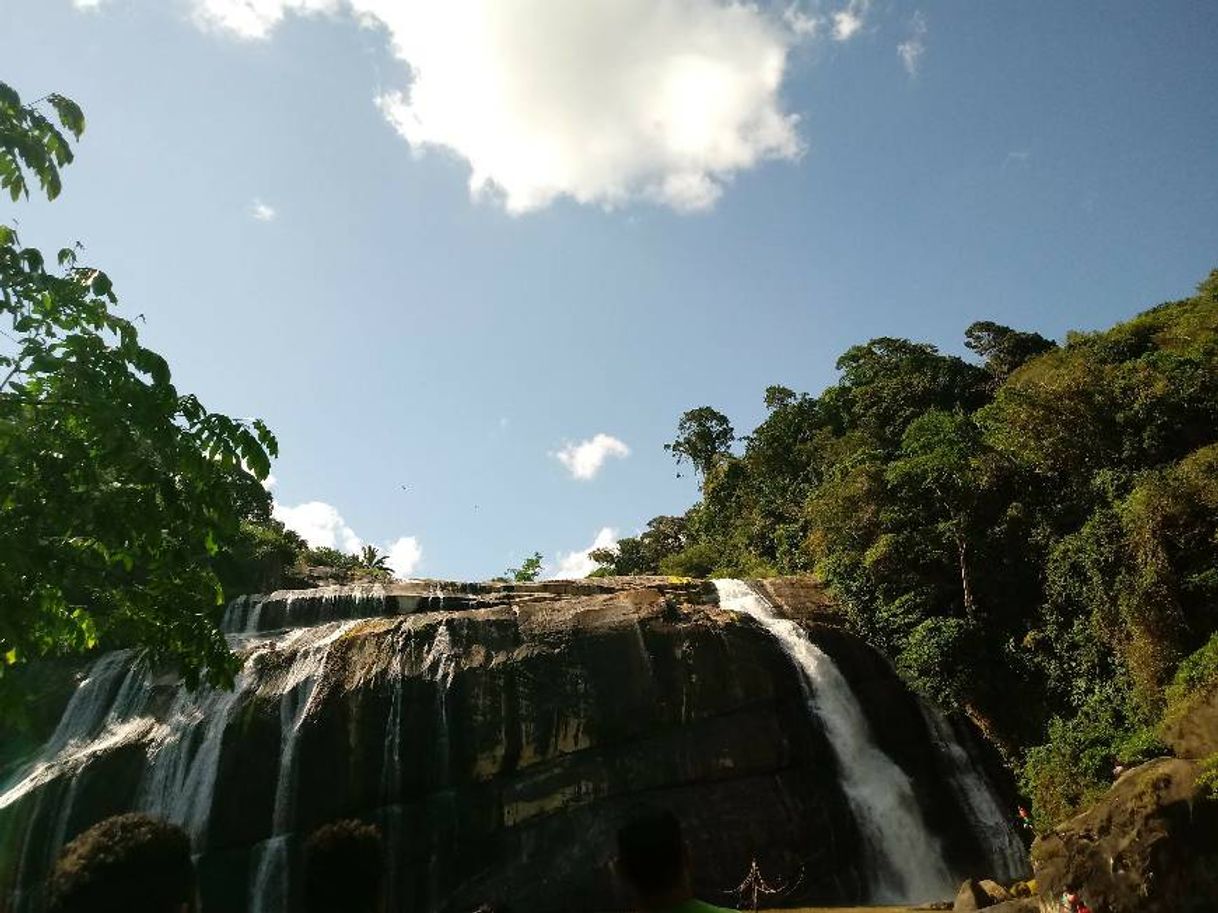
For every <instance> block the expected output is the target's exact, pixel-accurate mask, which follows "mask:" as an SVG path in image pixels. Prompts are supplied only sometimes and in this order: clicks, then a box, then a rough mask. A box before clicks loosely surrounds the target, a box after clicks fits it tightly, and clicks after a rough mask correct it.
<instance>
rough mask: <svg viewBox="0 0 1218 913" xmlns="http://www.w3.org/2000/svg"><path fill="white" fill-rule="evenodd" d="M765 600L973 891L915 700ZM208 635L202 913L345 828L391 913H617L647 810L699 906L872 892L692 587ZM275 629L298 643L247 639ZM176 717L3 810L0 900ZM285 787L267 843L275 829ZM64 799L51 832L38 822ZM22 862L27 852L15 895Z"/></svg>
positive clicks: (972, 841)
mask: <svg viewBox="0 0 1218 913" xmlns="http://www.w3.org/2000/svg"><path fill="white" fill-rule="evenodd" d="M763 588H764V590H765V591H766V592H767V593H768V594H769V595H770V598H771V599H772V600H773V602H774V603H775V605H776V606H777V607H778V608H779V610H780V611H782V612H784V613H786V614H787V615H788V616H789V617H792V618H796V619H799V620H800V621H801V622H802V623H804V624H805V625H806V626H808V627H809V629H810V630H811V631H812V633H813V638H814V640H815V641H816V642H817V643H818V644H819V645H820V646H821V647H822V649H824V650H825V652H827V653H828V654H829V655H830V656H831V657H832V658H833V660H834V661H835V663H837V664H838V665H839V667H840V668H841V671H842V672H843V674H844V675H845V676H846V677H847V679H848V680H849V681H850V682H851V684H852V686H853V687H854V689H855V690H856V693H857V696H858V698H859V700H860V703H861V704H862V705H863V708H864V711H865V713H866V714H867V717H868V719H869V720H870V722H871V726H872V728H873V730H874V735H875V738H876V741H877V742H878V743H879V744H880V746H881V747H882V748H883V749H884V750H885V751H886V752H888V753H889V754H890V755H891V756H892V757H893V759H894V760H896V761H897V763H898V764H899V765H900V766H901V767H902V768H903V769H904V770H905V772H906V773H907V774H908V775H909V776H910V777H911V778H912V780H913V782H914V785H915V790H916V792H917V795H918V799H919V802H920V804H921V805H922V807H923V811H924V816H925V818H926V820H927V822H928V823H929V824H930V825H931V827H932V829H933V830H934V831H935V833H936V834H937V835H938V836H939V838H940V840H941V841H942V844H943V851H944V853H945V855H946V856H947V858H948V859H949V860H950V861H951V862H952V864H953V868H955V869H956V870H959V871H972V872H976V873H977V874H991V873H989V872H986V871H985V869H984V866H983V865H982V864H981V862H980V861H979V859H978V849H977V840H976V838H975V835H974V834H973V833H972V832H971V831H970V830H969V826H968V821H967V820H966V816H965V813H964V811H963V810H962V809H961V807H960V806H959V804H958V803H957V801H956V799H955V798H954V797H953V795H952V794H951V791H950V790H949V789H948V788H947V787H946V785H945V784H944V778H943V771H942V769H941V768H940V767H939V766H937V765H938V763H939V762H937V761H936V760H935V759H934V757H933V755H934V752H933V751H931V750H930V749H929V747H928V732H927V726H926V722H925V720H924V719H923V717H922V715H921V712H920V711H919V708H918V704H917V702H916V700H915V699H914V697H913V696H912V694H911V693H910V692H909V691H908V690H907V689H906V688H905V687H904V685H902V683H901V682H900V680H899V679H898V678H897V677H896V675H895V674H894V673H893V671H892V669H891V668H890V667H889V666H888V664H887V663H886V662H885V661H884V660H883V659H882V658H881V657H880V656H879V655H878V654H877V653H875V651H873V650H871V649H870V648H869V647H868V646H866V645H865V644H864V643H862V642H861V641H859V640H858V639H856V638H854V637H852V636H851V635H849V634H847V633H846V632H845V631H844V630H842V629H841V628H839V627H836V626H835V625H834V622H835V621H836V620H837V614H836V610H835V609H834V607H833V605H832V603H831V601H830V600H829V599H828V597H827V596H826V595H825V593H824V592H823V590H821V589H820V588H819V587H817V586H816V585H815V584H814V583H812V582H811V581H809V580H807V579H779V580H774V581H767V582H765V584H764V586H763ZM338 620H342V622H343V626H341V627H340V626H338V625H337V624H336V623H335V622H336V621H338ZM229 621H230V623H231V625H230V630H233V631H242V632H245V633H243V634H241V635H240V636H239V637H237V639H235V641H234V643H236V644H237V645H238V648H239V649H241V650H244V651H246V653H247V655H248V656H249V659H248V662H247V672H248V673H251V680H250V684H249V686H248V688H246V690H244V691H241V692H239V694H238V695H237V697H236V698H235V702H234V703H233V706H232V707H231V710H230V711H227V716H223V717H220V718H219V719H220V723H221V724H222V728H221V729H218V730H217V731H218V735H219V742H218V760H217V764H216V768H215V769H216V772H217V773H216V778H215V787H214V793H213V794H212V798H213V801H212V804H211V809H212V810H211V814H210V817H209V819H208V820H206V821H205V824H206V827H205V829H204V830H203V832H202V834H201V835H200V836H199V838H198V846H197V849H198V851H199V852H200V856H199V871H200V880H201V889H202V894H203V901H204V908H205V909H211V910H241V909H244V908H245V907H244V905H245V903H246V900H247V898H248V889H249V886H250V884H251V883H252V881H253V880H254V878H255V877H256V874H257V871H258V867H259V862H260V860H265V858H266V854H267V853H268V852H269V848H271V847H274V848H276V849H279V848H282V850H283V852H284V858H285V859H286V860H287V864H288V865H289V866H291V865H292V861H293V860H294V859H295V858H296V854H297V853H298V851H299V846H300V843H301V840H302V838H303V836H304V835H305V834H307V833H308V832H309V831H310V830H311V829H312V828H314V827H316V826H318V825H320V824H322V823H324V822H326V821H329V820H332V819H334V818H336V817H348V816H356V817H361V818H365V819H367V820H371V821H376V822H378V823H379V824H380V825H381V826H382V828H383V830H384V832H385V834H386V838H387V842H388V843H389V845H390V847H391V852H392V854H393V859H394V860H395V864H394V866H393V868H392V878H391V884H390V889H391V890H390V893H391V898H390V908H391V909H392V910H417V911H463V910H468V909H473V908H475V907H477V906H478V905H479V904H482V903H486V902H498V903H505V904H507V905H509V906H510V907H512V908H514V909H530V910H538V911H559V910H576V909H601V910H604V909H624V908H625V907H626V906H627V905H628V902H629V901H628V899H627V898H626V897H624V896H623V895H622V894H621V892H620V889H619V888H618V887H617V885H616V884H615V882H614V879H613V878H612V875H611V870H610V853H611V848H612V846H613V835H614V833H615V831H616V829H617V827H618V826H619V824H620V823H621V821H622V820H623V819H624V818H625V817H626V816H628V815H629V814H630V812H631V810H632V808H634V807H635V806H636V805H637V804H638V803H639V802H640V801H642V800H647V801H650V802H658V803H661V804H664V805H668V806H670V807H671V808H672V809H673V810H674V811H675V812H676V813H677V814H678V815H679V816H680V817H681V818H682V819H683V821H684V823H685V828H686V831H687V834H688V837H689V842H690V844H691V849H692V853H693V857H694V859H695V860H696V864H697V873H696V877H697V887H698V890H699V892H700V893H701V894H703V895H704V896H706V897H707V898H709V899H712V900H716V901H718V902H720V903H724V904H730V903H731V902H732V895H731V891H732V889H733V888H734V887H735V886H736V885H738V884H739V882H740V881H741V880H742V879H743V878H744V877H745V875H746V874H747V872H748V871H749V868H750V866H751V865H752V863H753V862H754V861H756V862H757V864H758V866H759V867H760V870H761V872H762V873H763V875H764V876H765V878H766V880H767V881H768V882H770V883H774V884H782V885H786V886H788V888H789V890H788V891H787V892H786V893H785V894H784V895H783V896H782V897H781V902H782V903H784V904H795V903H805V904H809V903H815V904H832V903H848V902H854V901H858V900H860V899H862V898H864V897H865V895H866V892H867V890H868V888H869V885H868V884H867V883H866V875H865V871H864V868H863V863H862V861H861V857H862V853H861V844H860V836H859V834H858V831H857V828H856V825H855V822H854V819H853V816H852V813H851V811H850V807H849V804H848V802H847V799H846V797H845V796H844V795H843V793H842V791H841V789H840V786H839V776H838V770H837V766H836V765H837V761H836V758H835V756H834V754H833V752H832V750H831V749H830V746H829V744H828V742H827V740H826V737H825V734H824V732H823V731H822V729H821V726H820V724H819V722H818V721H817V720H816V719H815V718H814V717H813V716H811V715H810V714H809V712H808V710H807V706H806V701H805V696H804V693H803V690H802V686H801V682H800V678H799V675H798V672H797V670H796V668H795V667H794V665H793V664H792V663H791V661H790V660H789V659H788V658H787V656H786V655H785V654H784V653H783V652H782V650H781V648H780V647H779V645H778V643H777V642H776V641H775V640H774V639H773V638H772V637H770V636H769V635H768V634H767V633H766V632H765V631H764V630H762V629H761V627H760V626H759V625H758V624H757V623H756V622H754V621H753V620H752V619H751V618H749V617H747V616H743V615H738V614H734V613H731V612H728V611H725V610H723V609H721V608H720V607H719V606H718V605H717V601H716V596H715V591H714V589H713V587H712V586H711V585H710V584H708V583H707V582H705V581H684V580H670V579H668V578H616V579H614V578H603V579H598V580H586V581H555V582H545V583H536V584H453V583H437V582H434V581H420V582H410V583H404V584H393V585H383V586H382V585H361V586H359V587H351V588H343V589H334V588H331V589H326V588H318V589H312V590H308V591H303V592H298V593H297V592H279V593H275V594H272V595H271V596H269V597H267V598H266V599H265V600H261V601H258V602H256V603H255V602H254V601H250V602H247V603H246V604H243V605H240V606H237V607H235V608H234V609H233V612H232V613H231V615H230V618H229ZM313 625H321V627H301V626H313ZM284 627H290V628H297V630H291V631H288V632H286V633H279V634H276V635H274V637H273V638H271V637H270V636H269V635H268V634H267V632H270V631H272V630H275V629H280V628H284ZM234 636H235V637H236V635H234ZM327 638H328V639H329V641H332V643H330V642H329V641H327ZM318 643H328V646H326V647H325V648H324V649H321V648H319V647H317V644H318ZM310 657H315V658H316V662H313V661H312V660H310ZM310 662H313V664H312V665H310ZM305 673H308V674H305ZM285 691H286V693H287V694H288V698H286V699H285V698H284V694H285ZM175 693H176V691H175V688H174V686H173V683H172V682H171V681H166V680H159V681H158V683H157V684H156V686H155V688H154V689H153V692H152V693H151V694H150V695H149V696H148V700H147V705H146V709H145V713H146V714H147V723H148V727H149V731H148V732H147V733H135V734H134V735H132V736H131V737H130V738H129V739H127V740H126V741H125V742H124V743H123V744H122V745H121V746H117V747H115V748H114V749H113V750H107V751H103V752H101V753H100V754H99V755H98V757H96V758H93V759H91V760H89V762H88V763H86V764H83V765H81V766H78V767H75V768H72V769H71V770H69V769H65V770H63V771H60V772H57V774H56V776H54V777H52V778H50V779H49V780H48V782H47V783H46V784H45V785H44V786H42V787H41V788H40V789H38V790H37V791H35V792H33V793H31V794H29V795H27V796H24V797H23V798H22V799H20V800H19V801H18V802H16V803H14V804H13V805H11V806H10V807H9V808H7V809H0V896H2V895H3V893H4V892H6V891H8V890H11V889H12V887H13V885H14V882H15V880H16V878H17V875H18V872H19V871H23V872H24V874H23V876H22V877H23V880H24V881H26V882H28V883H30V884H36V882H37V880H38V878H39V877H40V876H41V874H42V873H43V872H45V870H46V867H47V865H48V864H49V859H50V855H51V854H52V853H53V847H54V846H55V845H57V844H56V838H57V836H58V837H66V838H70V837H71V836H72V835H73V834H75V833H78V832H79V831H80V830H83V829H84V828H85V827H87V826H89V825H90V824H92V823H93V822H95V821H97V820H99V819H100V818H102V817H105V816H106V815H109V814H112V813H114V812H117V811H122V810H126V809H127V808H130V807H132V806H133V805H134V804H136V803H137V801H138V797H139V795H140V792H139V789H140V784H141V778H142V777H143V776H145V775H146V772H147V765H148V761H147V759H146V755H145V751H146V746H147V745H148V744H150V740H151V739H152V738H153V737H154V735H153V733H154V731H160V730H157V728H156V727H157V725H158V724H162V723H164V722H165V720H166V718H167V716H168V715H169V714H170V712H171V710H170V708H171V705H172V699H173V696H174V694H175ZM225 721H226V722H225ZM162 729H163V727H162ZM285 733H286V734H287V736H288V737H285ZM293 733H295V735H294V737H292V734H293ZM199 742H201V738H197V739H196V744H195V745H194V746H193V749H192V750H193V751H196V752H198V751H201V750H202V749H201V748H200V746H199ZM289 742H291V743H292V746H293V747H292V753H291V754H290V755H285V746H287V745H288V744H289ZM289 761H290V763H288V762H289ZM285 770H288V771H290V778H291V783H292V784H293V786H292V789H291V790H290V791H289V795H288V798H289V799H290V802H289V803H288V804H287V806H286V808H281V809H280V813H281V815H282V816H284V820H286V822H287V824H286V827H285V826H282V824H283V823H282V821H281V822H280V826H277V825H276V821H275V816H276V804H277V798H276V797H277V782H278V781H279V780H280V778H281V776H283V775H284V772H285ZM73 783H75V787H73ZM73 788H75V796H74V798H73V799H72V800H71V801H70V802H68V803H67V807H68V808H70V814H68V815H67V816H66V817H58V818H57V817H55V816H53V815H49V814H48V809H50V808H51V807H52V806H56V803H57V802H59V800H60V799H61V798H63V797H66V796H67V791H69V790H72V789H73ZM281 798H282V797H281ZM40 802H41V807H39V803H40ZM56 822H59V823H56ZM56 828H60V830H59V831H57V830H56ZM15 835H20V836H15ZM276 835H278V836H276ZM273 837H275V840H276V842H275V843H274V844H272V843H271V842H270V841H271V840H272V838H273ZM23 843H30V844H31V845H36V846H37V847H39V849H38V851H37V852H36V853H34V854H33V855H34V856H37V857H38V858H31V859H28V860H27V863H28V864H26V865H25V866H24V869H23V868H22V866H21V851H20V850H21V845H22V844H23ZM13 860H17V861H16V863H14V862H13ZM27 893H28V892H27ZM30 896H33V895H30ZM0 906H2V905H0ZM36 907H37V904H36V903H34V904H33V905H32V908H36Z"/></svg>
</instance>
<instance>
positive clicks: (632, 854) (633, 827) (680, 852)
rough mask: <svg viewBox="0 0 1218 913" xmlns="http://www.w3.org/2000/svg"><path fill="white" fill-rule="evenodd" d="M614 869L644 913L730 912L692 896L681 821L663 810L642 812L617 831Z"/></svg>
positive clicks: (688, 861) (691, 875)
mask: <svg viewBox="0 0 1218 913" xmlns="http://www.w3.org/2000/svg"><path fill="white" fill-rule="evenodd" d="M614 868H615V869H616V871H617V873H618V876H619V877H620V878H621V879H622V880H623V881H624V882H625V883H626V885H627V886H628V887H629V888H630V890H631V891H632V892H633V893H634V895H635V897H636V898H637V899H638V902H639V908H640V909H641V910H643V911H644V913H732V911H727V910H724V909H723V908H721V907H712V906H711V905H710V904H707V903H703V902H702V901H700V900H697V899H696V898H695V897H694V889H693V874H692V871H691V868H690V859H689V848H688V847H687V846H686V844H685V838H684V837H683V836H682V835H681V822H680V821H678V820H677V816H676V815H674V814H673V813H672V812H670V811H667V810H666V809H642V810H639V811H638V812H636V813H635V814H634V815H633V816H632V817H631V818H630V820H629V821H627V822H626V824H624V825H623V826H622V827H621V828H620V829H619V830H618V832H617V860H616V862H615V865H614Z"/></svg>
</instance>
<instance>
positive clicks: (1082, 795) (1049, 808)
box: [1021, 681, 1166, 831]
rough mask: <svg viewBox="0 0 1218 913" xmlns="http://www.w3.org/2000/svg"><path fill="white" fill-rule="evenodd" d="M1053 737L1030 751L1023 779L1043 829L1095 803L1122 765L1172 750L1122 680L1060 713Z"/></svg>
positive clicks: (1050, 733)
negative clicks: (1134, 703)
mask: <svg viewBox="0 0 1218 913" xmlns="http://www.w3.org/2000/svg"><path fill="white" fill-rule="evenodd" d="M1048 736H1049V738H1048V741H1047V742H1046V743H1045V744H1043V745H1039V746H1036V747H1034V748H1032V749H1031V750H1029V751H1028V754H1027V762H1026V764H1025V766H1024V770H1023V776H1022V782H1021V786H1022V788H1023V791H1024V792H1025V793H1026V794H1027V795H1029V796H1031V798H1032V803H1033V812H1034V817H1035V821H1036V825H1037V828H1038V829H1039V830H1042V831H1043V830H1047V829H1048V828H1050V827H1052V825H1054V824H1056V823H1057V822H1059V821H1061V820H1063V819H1065V818H1068V817H1070V816H1071V815H1074V814H1076V813H1078V812H1079V811H1081V810H1082V809H1083V808H1085V807H1086V806H1087V805H1089V804H1090V803H1091V802H1094V801H1095V799H1096V798H1097V797H1098V796H1099V795H1100V794H1101V793H1103V792H1104V791H1105V790H1106V789H1107V788H1108V786H1109V785H1110V784H1111V782H1112V779H1113V774H1114V770H1115V767H1116V766H1117V765H1124V766H1131V765H1134V764H1139V763H1141V762H1143V761H1146V760H1148V759H1150V758H1152V757H1154V756H1156V755H1160V754H1164V753H1165V752H1166V748H1165V747H1164V746H1163V745H1162V744H1161V743H1160V742H1159V741H1158V738H1157V737H1156V736H1155V734H1154V729H1153V728H1151V727H1148V726H1147V725H1145V723H1144V721H1143V720H1142V719H1141V718H1140V717H1139V716H1138V715H1137V710H1136V709H1135V708H1133V707H1132V701H1131V699H1130V695H1129V693H1128V690H1127V689H1126V688H1124V687H1123V685H1122V684H1121V683H1120V682H1119V681H1113V682H1110V683H1107V684H1105V685H1104V686H1103V687H1102V688H1100V689H1099V690H1097V691H1096V692H1095V693H1094V694H1092V696H1091V697H1090V698H1089V699H1088V701H1087V702H1086V703H1085V704H1084V705H1083V707H1082V708H1081V709H1080V710H1079V712H1078V713H1077V714H1075V715H1074V716H1073V717H1071V718H1069V719H1065V718H1062V717H1054V718H1053V719H1052V720H1051V721H1050V723H1049V727H1048Z"/></svg>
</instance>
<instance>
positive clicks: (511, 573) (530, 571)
mask: <svg viewBox="0 0 1218 913" xmlns="http://www.w3.org/2000/svg"><path fill="white" fill-rule="evenodd" d="M504 573H505V574H506V575H507V577H508V578H509V579H510V580H512V581H514V582H515V583H533V582H534V581H535V580H537V578H538V577H540V576H541V552H533V554H531V555H530V556H529V557H527V558H525V559H524V561H522V562H521V563H520V567H510V568H508V569H507V570H506V571H505V572H504Z"/></svg>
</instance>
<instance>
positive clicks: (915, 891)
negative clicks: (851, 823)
mask: <svg viewBox="0 0 1218 913" xmlns="http://www.w3.org/2000/svg"><path fill="white" fill-rule="evenodd" d="M715 588H716V589H717V590H718V592H719V604H720V606H721V607H723V608H725V609H728V610H729V611H734V612H739V613H741V614H744V615H749V616H751V617H753V618H755V619H756V620H757V621H758V622H759V623H760V624H761V625H762V627H764V628H765V629H766V631H768V632H769V633H770V634H771V635H772V636H773V637H774V638H775V639H776V640H777V641H778V642H779V644H781V646H782V649H783V651H784V652H785V653H786V654H787V655H788V656H789V657H790V658H791V660H792V661H793V662H794V663H795V665H796V667H797V668H798V669H799V671H800V677H801V681H802V683H803V686H804V692H805V694H806V696H807V699H808V703H809V706H810V708H811V710H812V712H813V713H814V714H815V715H816V717H817V718H818V719H819V720H820V722H821V725H822V726H823V727H824V730H825V735H826V736H827V737H828V739H829V744H830V746H831V747H832V748H833V753H834V755H835V756H836V758H837V761H838V768H839V772H840V777H841V786H842V791H843V792H844V793H845V794H846V798H847V800H848V801H849V803H850V807H851V810H852V811H853V812H854V817H855V821H856V823H857V825H858V828H859V831H860V832H861V835H862V837H863V841H864V844H865V846H866V850H867V861H868V872H867V873H866V874H867V880H868V882H869V884H870V891H869V895H870V898H869V899H871V900H873V901H877V902H900V903H908V902H923V901H930V900H942V899H943V898H944V897H949V896H951V894H952V891H953V889H954V887H955V881H954V879H953V878H952V875H951V873H950V872H948V870H947V866H946V865H945V864H944V862H943V857H942V854H941V853H940V849H939V841H938V840H937V839H936V838H935V836H934V835H933V834H932V833H931V832H930V830H929V829H928V828H927V826H926V823H925V821H923V819H922V812H921V810H920V809H919V807H918V801H917V797H916V796H915V795H914V791H913V785H912V784H911V783H910V780H909V777H908V776H906V775H905V773H904V772H903V771H902V770H901V768H900V767H899V766H897V764H896V763H895V762H894V761H893V760H892V759H891V758H890V757H888V755H886V754H885V753H884V752H883V751H882V750H881V749H880V748H879V746H877V745H876V744H875V742H874V741H873V740H872V737H871V730H870V727H869V726H868V724H867V718H866V717H865V716H864V715H863V710H862V708H861V707H860V706H859V703H858V700H857V699H856V698H855V696H854V693H853V691H851V689H850V684H849V683H848V682H847V681H846V679H845V677H844V676H843V675H842V674H841V672H840V671H838V668H837V666H836V665H834V663H833V661H832V660H831V659H830V658H829V657H828V656H827V655H826V654H825V653H824V652H823V651H822V650H821V649H820V648H819V647H817V646H816V645H815V644H814V643H812V641H811V639H810V638H809V637H808V634H807V632H805V631H804V629H803V628H801V627H800V626H799V625H798V624H796V623H795V622H793V621H790V620H789V619H785V618H780V617H779V616H778V615H776V614H775V613H774V609H773V607H772V606H771V605H770V604H769V602H767V601H766V600H765V599H763V598H762V597H761V596H760V595H759V594H758V593H756V592H755V591H754V590H753V589H752V588H751V587H750V586H749V585H748V584H746V583H744V582H743V581H741V580H716V581H715Z"/></svg>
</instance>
